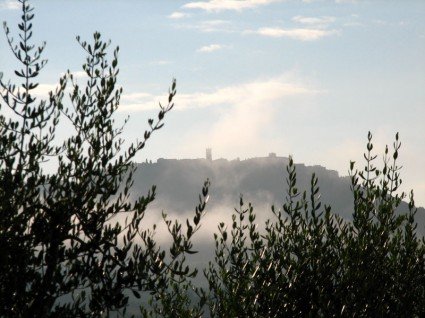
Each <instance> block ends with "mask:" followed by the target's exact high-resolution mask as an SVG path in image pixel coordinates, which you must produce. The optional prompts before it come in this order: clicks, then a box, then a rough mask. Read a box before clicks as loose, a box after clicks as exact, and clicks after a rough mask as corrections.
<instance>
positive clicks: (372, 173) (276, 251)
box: [201, 133, 425, 317]
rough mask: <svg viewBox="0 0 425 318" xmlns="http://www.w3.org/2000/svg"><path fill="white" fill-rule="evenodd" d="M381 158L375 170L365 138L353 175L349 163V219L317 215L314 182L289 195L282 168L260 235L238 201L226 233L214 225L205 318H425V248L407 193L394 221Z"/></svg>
mask: <svg viewBox="0 0 425 318" xmlns="http://www.w3.org/2000/svg"><path fill="white" fill-rule="evenodd" d="M400 145H401V144H400V142H399V140H398V134H397V135H396V140H395V142H394V152H393V154H392V157H390V156H389V154H388V147H386V149H385V154H384V159H383V160H384V162H383V167H382V169H378V168H377V167H376V166H375V165H374V162H375V159H376V155H373V154H372V149H373V144H372V135H371V134H370V133H369V134H368V143H367V152H366V153H365V155H364V158H365V160H366V165H365V168H364V170H363V171H357V170H355V169H354V162H351V164H350V177H351V184H352V193H353V197H354V212H353V220H352V222H351V221H343V219H341V218H340V217H339V216H337V215H335V214H333V213H332V212H331V208H330V207H329V206H325V207H323V208H322V207H321V202H320V192H319V186H318V179H317V178H316V177H315V175H314V174H313V176H312V178H311V188H310V191H309V192H308V194H307V192H306V191H304V192H302V193H301V192H300V191H299V190H298V189H297V187H296V184H297V181H296V180H297V175H296V169H295V165H294V163H293V160H292V158H290V162H289V165H288V167H287V172H288V178H287V183H288V192H287V194H286V199H285V203H284V205H283V209H282V211H281V210H279V211H277V210H276V209H275V208H274V207H273V208H272V211H273V214H274V216H275V217H274V218H273V219H271V220H270V219H269V220H268V221H267V222H266V226H265V231H264V232H262V231H260V230H258V229H257V224H256V223H255V218H256V215H255V213H254V210H253V207H252V206H251V204H249V205H248V206H245V205H244V203H243V200H242V199H241V201H240V207H239V209H237V210H236V213H235V214H233V222H232V224H231V225H230V229H228V228H227V225H226V224H224V223H221V224H220V225H219V228H218V229H219V233H218V234H216V235H215V242H216V243H215V244H216V252H215V260H214V261H213V262H210V265H209V268H208V269H206V270H205V275H206V277H207V280H208V282H209V289H208V290H204V291H203V292H202V293H201V296H202V297H206V298H207V299H208V303H209V308H210V312H211V316H212V317H422V316H423V315H424V313H425V244H424V238H423V237H417V235H416V227H417V223H416V222H415V213H416V209H415V205H414V200H413V192H411V194H410V202H409V205H408V211H404V212H403V213H398V212H396V209H397V208H398V207H399V206H400V203H401V202H402V200H403V199H404V198H405V197H406V195H405V194H404V193H401V194H399V192H398V191H399V186H400V184H401V179H400V175H399V170H400V167H398V166H397V158H398V153H399V149H400Z"/></svg>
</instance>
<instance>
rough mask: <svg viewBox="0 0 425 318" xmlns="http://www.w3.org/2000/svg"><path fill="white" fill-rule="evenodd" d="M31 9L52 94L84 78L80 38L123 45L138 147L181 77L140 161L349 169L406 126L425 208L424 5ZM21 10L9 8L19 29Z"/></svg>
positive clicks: (58, 0) (75, 5)
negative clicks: (64, 82) (95, 36)
mask: <svg viewBox="0 0 425 318" xmlns="http://www.w3.org/2000/svg"><path fill="white" fill-rule="evenodd" d="M32 3H33V5H34V6H35V8H36V11H35V13H36V18H35V21H34V24H35V40H37V41H42V40H45V41H47V49H46V51H45V57H46V58H48V60H49V64H48V66H47V67H46V69H45V72H44V73H43V75H42V77H41V79H40V80H41V83H42V84H43V85H40V89H39V93H40V94H43V92H46V91H47V90H49V89H51V88H54V87H55V85H56V84H55V83H57V79H58V77H59V75H60V74H61V73H62V72H64V71H66V70H67V69H70V70H71V71H72V72H75V73H76V75H77V76H78V75H81V65H82V63H83V62H84V58H85V56H84V53H83V51H82V50H81V48H79V46H78V44H77V42H76V41H75V36H76V35H81V36H82V38H84V39H87V40H90V38H91V35H92V33H93V32H94V31H100V32H101V33H102V35H103V37H104V38H105V39H111V40H112V45H113V46H115V45H119V46H120V68H121V72H120V80H119V83H120V85H122V86H123V87H124V96H123V97H122V105H121V106H120V109H119V110H120V113H119V115H118V117H119V118H120V119H122V118H125V116H127V115H130V116H131V120H130V122H129V124H128V126H127V130H126V132H125V137H126V139H128V140H135V139H136V138H138V137H139V138H140V137H141V136H142V133H143V130H144V128H145V127H146V121H147V118H148V117H149V116H153V114H154V113H155V111H156V108H157V103H158V101H160V100H163V101H164V102H165V101H166V100H165V98H164V96H165V95H164V93H166V92H167V90H168V87H169V85H170V84H171V80H172V78H173V77H175V78H177V91H178V95H177V96H176V99H175V101H176V106H175V110H173V111H172V113H170V115H169V116H168V117H167V118H166V125H165V127H164V129H163V130H162V131H160V132H159V133H158V134H156V135H155V136H154V138H153V139H152V140H151V142H150V144H149V146H148V147H147V149H146V151H145V152H143V153H141V154H140V155H139V157H138V160H140V161H144V160H145V159H152V160H155V159H157V158H159V157H165V158H196V157H203V156H204V155H205V148H206V147H207V146H209V147H211V148H212V149H213V157H214V158H218V157H224V158H228V159H233V158H236V157H240V158H241V159H244V158H249V157H255V156H266V155H267V154H268V153H269V152H276V153H277V154H278V155H281V156H287V155H288V154H292V155H294V158H295V160H296V161H297V162H304V163H306V164H321V165H324V166H326V167H328V168H330V169H335V170H338V171H339V172H340V174H343V175H346V174H347V170H348V165H349V161H350V159H351V160H354V159H355V160H357V162H358V163H359V167H360V168H361V167H362V166H363V163H362V162H361V156H362V153H363V150H364V149H365V146H364V145H365V142H366V135H367V132H368V131H369V130H371V131H372V132H373V134H374V137H375V146H376V147H375V149H376V151H378V152H379V153H382V152H383V149H384V146H385V144H392V142H393V139H394V135H395V133H396V132H397V131H398V132H400V136H401V141H402V144H403V145H402V150H401V155H400V160H401V161H400V163H401V164H402V165H403V166H404V168H403V172H402V177H403V181H404V183H405V190H409V189H410V188H413V189H414V190H415V195H416V200H417V203H419V204H420V205H422V206H424V205H425V168H424V166H425V165H424V164H425V125H424V121H425V1H420V0H417V1H413V0H412V1H372V0H371V1H361V0H359V1H344V0H336V1H319V0H309V1H307V0H305V1H301V0H298V1H295V0H294V1H290V0H288V1H281V0H209V1H206V0H204V1H195V0H193V1H189V0H186V1H179V0H168V1H166V0H155V1H153V0H149V1H148V0H145V1H141V0H137V1H136V0H133V1H117V0H116V1H112V0H109V1H108V0H102V1H101V0H96V1H95V0H90V1H89V0H84V1H83V0H73V1H64V0H54V1H53V0H50V1H48V0H39V1H33V2H32ZM19 15H20V12H19V6H16V2H15V1H4V0H0V20H1V21H4V20H6V21H8V23H9V26H10V27H11V28H12V30H14V31H16V29H17V27H16V21H17V19H19ZM14 66H15V64H14V62H13V60H12V59H11V55H10V54H9V52H8V50H7V45H6V40H5V37H4V36H2V37H0V70H1V71H4V72H5V77H6V78H13V77H12V76H13V72H12V70H13V67H14ZM80 80H81V82H82V81H83V80H84V79H83V78H81V79H80ZM62 133H66V132H65V131H62ZM378 158H379V159H381V157H378Z"/></svg>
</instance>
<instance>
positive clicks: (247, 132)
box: [176, 75, 322, 157]
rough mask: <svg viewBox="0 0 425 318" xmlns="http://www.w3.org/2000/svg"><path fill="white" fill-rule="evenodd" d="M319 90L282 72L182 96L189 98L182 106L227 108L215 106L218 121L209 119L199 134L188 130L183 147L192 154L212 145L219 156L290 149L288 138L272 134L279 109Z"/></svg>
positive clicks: (182, 148)
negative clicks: (277, 74) (187, 103)
mask: <svg viewBox="0 0 425 318" xmlns="http://www.w3.org/2000/svg"><path fill="white" fill-rule="evenodd" d="M320 93H322V92H321V91H319V90H317V89H314V88H311V87H309V86H308V85H305V84H303V83H300V82H299V81H296V80H294V79H293V78H291V77H289V76H285V75H282V76H278V77H273V78H269V79H261V80H256V81H252V82H249V83H244V84H238V85H232V86H228V87H224V88H220V89H217V90H216V91H214V92H211V93H196V94H191V96H183V99H186V101H184V102H183V105H184V103H185V102H189V101H190V103H191V105H197V107H207V106H211V107H216V106H220V105H224V106H225V107H216V108H215V109H214V113H215V116H214V118H215V121H214V122H208V124H207V126H206V127H205V128H204V129H203V131H202V133H196V130H197V129H198V128H194V129H195V131H194V130H191V131H188V132H187V134H185V135H184V136H183V137H182V142H181V149H180V150H181V151H182V153H193V152H194V151H196V150H199V149H203V148H204V147H205V145H210V146H211V147H212V148H213V149H214V152H215V153H216V154H218V156H221V155H225V156H228V157H229V156H230V157H231V156H234V155H239V156H242V157H244V156H245V157H246V156H250V155H251V154H252V153H267V152H269V151H270V149H280V148H283V149H290V147H289V146H288V143H289V142H290V141H289V140H287V139H283V138H281V137H279V136H277V135H275V134H273V133H272V131H273V130H274V129H276V127H278V126H279V125H280V124H281V123H278V122H277V117H278V115H277V114H278V112H279V110H280V109H281V107H282V106H284V105H286V106H289V105H290V104H289V102H288V101H289V100H291V101H293V99H294V98H305V97H311V96H313V95H316V94H320ZM181 103H182V100H176V107H177V108H178V107H180V106H181ZM192 103H193V104H192ZM291 104H292V102H291ZM268 134H271V135H268ZM266 135H267V137H266ZM265 139H267V142H264V140H265Z"/></svg>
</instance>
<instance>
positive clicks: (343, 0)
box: [335, 0, 358, 3]
mask: <svg viewBox="0 0 425 318" xmlns="http://www.w3.org/2000/svg"><path fill="white" fill-rule="evenodd" d="M335 3H358V0H335Z"/></svg>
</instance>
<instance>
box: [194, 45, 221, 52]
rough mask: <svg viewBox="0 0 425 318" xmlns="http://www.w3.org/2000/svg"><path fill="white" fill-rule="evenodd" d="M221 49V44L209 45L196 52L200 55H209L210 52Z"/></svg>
mask: <svg viewBox="0 0 425 318" xmlns="http://www.w3.org/2000/svg"><path fill="white" fill-rule="evenodd" d="M223 48H224V45H221V44H210V45H205V46H203V47H201V48H199V49H198V50H197V52H200V53H211V52H214V51H218V50H221V49H223Z"/></svg>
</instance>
